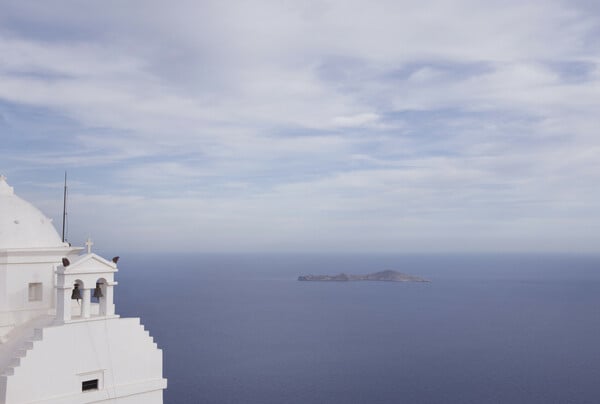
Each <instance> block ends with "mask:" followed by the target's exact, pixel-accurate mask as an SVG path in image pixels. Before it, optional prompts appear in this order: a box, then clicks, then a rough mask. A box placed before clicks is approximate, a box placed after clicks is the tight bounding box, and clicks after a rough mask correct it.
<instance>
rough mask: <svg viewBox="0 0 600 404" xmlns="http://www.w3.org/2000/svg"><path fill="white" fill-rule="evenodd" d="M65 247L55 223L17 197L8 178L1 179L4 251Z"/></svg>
mask: <svg viewBox="0 0 600 404" xmlns="http://www.w3.org/2000/svg"><path fill="white" fill-rule="evenodd" d="M62 246H63V242H62V240H61V238H60V236H59V235H58V233H57V232H56V229H55V228H54V226H53V225H52V221H51V220H50V219H48V218H47V217H46V216H45V215H44V214H43V213H42V212H40V211H39V210H38V209H37V208H36V207H34V206H33V205H32V204H30V203H29V202H26V201H25V200H23V199H21V198H19V197H18V196H17V195H15V193H14V191H13V188H12V187H10V186H9V185H8V184H7V183H6V178H5V177H3V176H0V250H1V249H6V248H39V247H62Z"/></svg>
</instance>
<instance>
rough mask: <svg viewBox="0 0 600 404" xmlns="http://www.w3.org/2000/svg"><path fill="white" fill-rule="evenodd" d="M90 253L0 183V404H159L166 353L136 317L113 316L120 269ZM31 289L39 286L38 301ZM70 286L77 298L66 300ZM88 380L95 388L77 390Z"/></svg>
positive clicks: (89, 248)
mask: <svg viewBox="0 0 600 404" xmlns="http://www.w3.org/2000/svg"><path fill="white" fill-rule="evenodd" d="M15 218H18V219H15ZM15 220H17V221H18V222H19V223H18V224H17V223H14V221H15ZM21 224H26V225H25V226H20V225H21ZM19 226H20V227H19ZM91 245H92V243H91V241H90V242H89V243H88V249H87V253H85V254H83V255H80V254H81V252H82V251H83V250H84V249H83V248H81V247H70V246H68V244H63V243H62V242H61V240H60V238H59V236H58V233H57V232H56V230H55V229H54V228H53V226H52V223H51V222H50V221H49V220H47V219H46V218H45V216H43V214H42V213H41V212H40V211H39V210H37V209H36V208H35V207H33V206H32V205H31V204H29V203H28V202H25V201H23V200H22V199H20V198H18V197H17V196H15V195H14V192H13V189H12V188H11V187H10V186H8V184H7V183H6V181H5V178H4V177H1V176H0V404H24V403H45V404H75V403H97V402H111V403H120V404H122V403H136V404H137V403H139V404H141V403H144V404H161V403H162V391H163V389H165V388H166V385H167V381H166V379H164V378H163V377H162V351H161V350H160V349H158V347H157V345H156V343H154V341H153V339H152V337H150V335H149V333H148V331H146V330H145V329H144V328H143V326H141V325H140V320H139V319H137V318H120V317H119V316H118V315H117V314H115V306H114V303H113V293H114V292H113V289H114V287H116V286H117V284H118V283H117V282H116V281H115V280H114V275H115V273H116V272H117V271H118V268H117V265H116V264H115V263H113V262H111V261H108V260H106V259H104V258H102V257H100V256H98V255H96V254H94V253H92V252H91ZM63 257H66V258H68V259H69V261H70V265H67V266H63V263H62V258H63ZM30 283H35V284H41V292H42V293H41V298H40V299H39V300H33V301H32V300H31V299H30V296H29V284H30ZM74 283H79V284H80V287H81V292H82V297H83V299H82V300H79V301H77V300H73V299H71V293H72V291H73V285H74ZM96 283H100V284H101V288H102V292H103V297H101V298H100V301H99V303H93V302H91V301H90V296H91V295H92V292H93V290H94V288H95V287H96ZM92 379H98V380H99V386H98V389H97V390H93V391H82V382H83V381H85V380H92Z"/></svg>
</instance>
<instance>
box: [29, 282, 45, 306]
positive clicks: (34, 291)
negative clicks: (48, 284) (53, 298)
mask: <svg viewBox="0 0 600 404" xmlns="http://www.w3.org/2000/svg"><path fill="white" fill-rule="evenodd" d="M42 290H43V289H42V284H41V283H30V284H29V301H30V302H39V301H41V300H42Z"/></svg>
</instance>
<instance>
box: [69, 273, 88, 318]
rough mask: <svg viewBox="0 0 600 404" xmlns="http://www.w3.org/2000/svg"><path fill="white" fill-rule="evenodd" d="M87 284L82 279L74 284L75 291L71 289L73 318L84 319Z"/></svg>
mask: <svg viewBox="0 0 600 404" xmlns="http://www.w3.org/2000/svg"><path fill="white" fill-rule="evenodd" d="M84 290H85V284H84V283H83V281H82V280H81V279H77V280H75V281H74V282H73V289H71V317H72V318H73V317H82V316H83V298H84Z"/></svg>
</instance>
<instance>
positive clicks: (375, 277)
mask: <svg viewBox="0 0 600 404" xmlns="http://www.w3.org/2000/svg"><path fill="white" fill-rule="evenodd" d="M298 280H299V281H313V282H323V281H333V282H347V281H383V282H429V281H428V280H426V279H423V278H419V277H418V276H414V275H407V274H403V273H402V272H398V271H391V270H387V271H381V272H375V273H372V274H368V275H347V274H344V273H341V274H338V275H300V276H299V277H298Z"/></svg>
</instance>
